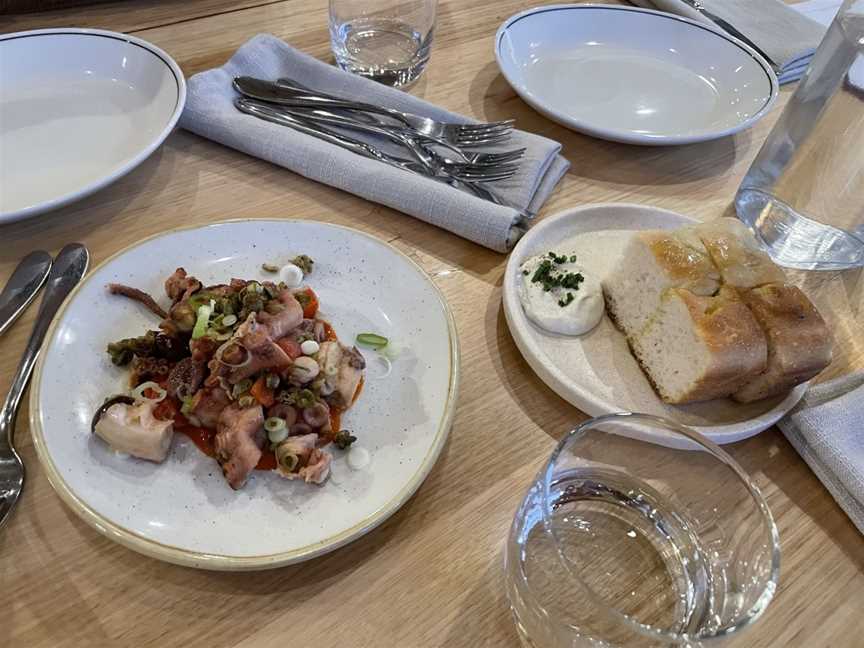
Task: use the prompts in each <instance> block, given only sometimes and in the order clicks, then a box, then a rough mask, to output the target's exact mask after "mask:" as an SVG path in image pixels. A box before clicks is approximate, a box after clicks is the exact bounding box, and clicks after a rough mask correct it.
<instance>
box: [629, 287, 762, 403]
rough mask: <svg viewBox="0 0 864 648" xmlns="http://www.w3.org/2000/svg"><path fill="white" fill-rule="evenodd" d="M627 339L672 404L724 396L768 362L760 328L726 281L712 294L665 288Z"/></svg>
mask: <svg viewBox="0 0 864 648" xmlns="http://www.w3.org/2000/svg"><path fill="white" fill-rule="evenodd" d="M628 341H629V342H630V347H631V349H632V350H633V354H634V355H635V356H636V358H637V360H638V361H639V364H640V365H641V366H642V369H643V370H644V371H645V373H646V374H647V376H648V378H649V380H650V381H651V383H652V384H653V385H654V387H655V389H656V391H657V392H658V394H659V395H660V397H661V398H662V399H663V400H664V401H665V402H667V403H672V404H680V403H690V402H694V401H703V400H710V399H713V398H723V397H725V396H729V395H730V394H732V393H733V392H735V391H737V390H738V389H739V388H740V387H741V385H743V384H745V383H746V382H747V381H748V379H749V378H751V377H754V376H756V375H758V374H760V373H762V372H763V371H764V370H765V368H766V366H767V358H768V345H767V341H766V338H765V334H764V333H763V332H762V328H761V327H760V326H759V324H758V323H757V321H756V319H755V318H754V316H753V315H752V314H751V312H750V310H749V309H748V308H747V306H746V305H745V304H744V302H743V301H742V300H741V299H740V298H739V296H738V293H737V292H736V291H735V290H734V289H732V288H728V287H725V286H724V287H722V288H721V289H720V290H719V292H718V293H717V295H716V296H704V295H697V294H694V293H693V292H691V291H689V290H685V289H681V288H671V289H669V290H667V291H666V292H665V293H664V294H663V296H662V299H661V301H660V306H659V308H658V309H657V312H656V313H655V314H654V315H653V317H652V318H651V321H650V322H649V324H648V325H647V327H646V328H645V330H644V331H643V332H642V333H641V334H640V335H636V336H634V337H630V338H629V339H628Z"/></svg>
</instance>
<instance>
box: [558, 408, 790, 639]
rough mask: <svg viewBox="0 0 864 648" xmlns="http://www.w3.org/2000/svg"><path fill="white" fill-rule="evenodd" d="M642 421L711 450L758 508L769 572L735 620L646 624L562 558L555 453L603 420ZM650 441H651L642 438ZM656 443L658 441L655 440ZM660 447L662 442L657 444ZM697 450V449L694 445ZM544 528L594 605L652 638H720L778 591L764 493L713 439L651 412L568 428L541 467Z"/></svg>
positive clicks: (776, 550) (773, 531)
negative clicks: (701, 626) (689, 628)
mask: <svg viewBox="0 0 864 648" xmlns="http://www.w3.org/2000/svg"><path fill="white" fill-rule="evenodd" d="M625 420H632V421H637V420H640V421H644V422H646V423H650V424H654V425H661V426H663V427H665V428H667V429H669V430H670V431H671V432H675V433H678V434H680V435H682V436H684V437H685V438H687V439H689V440H690V441H691V442H694V443H696V444H697V445H698V446H700V448H701V449H702V450H704V451H707V452H709V453H710V454H711V456H712V457H714V458H715V459H717V460H718V461H721V462H722V463H723V464H725V465H726V466H727V467H729V468H730V469H731V470H732V472H733V473H735V475H736V476H737V477H738V479H739V480H740V482H741V483H742V484H743V485H744V487H745V488H746V489H747V491H748V493H749V494H750V497H751V498H752V499H753V501H754V502H755V504H756V506H757V508H758V509H759V512H760V513H761V514H762V520H763V521H764V523H765V525H766V526H767V527H768V532H769V535H770V538H771V574H770V577H769V578H768V579H767V580H766V581H765V582H764V584H763V587H762V592H761V593H760V594H759V597H758V598H757V599H756V602H755V603H754V604H753V605H752V606H750V608H749V609H747V610H746V611H744V612H742V613H741V614H740V615H738V617H736V619H735V622H734V623H729V624H725V625H724V626H723V627H722V628H719V629H717V630H714V631H710V632H699V633H696V634H688V633H678V632H670V631H668V630H663V629H660V628H657V627H654V626H651V625H648V624H644V623H639V622H638V621H636V620H635V619H633V618H632V617H631V616H629V615H627V614H625V613H623V612H621V611H620V610H619V609H618V608H617V607H616V606H612V605H609V604H608V603H607V602H606V601H605V600H604V599H603V597H601V596H600V595H599V594H598V593H597V592H596V591H595V590H594V588H593V587H591V586H590V585H588V584H587V583H586V582H585V581H584V580H583V578H582V577H581V576H580V575H579V574H578V573H576V571H575V570H574V569H572V568H571V565H570V561H569V560H568V559H566V558H565V556H564V553H563V551H562V549H561V544H562V543H561V542H560V541H559V538H558V536H557V534H556V533H555V531H554V530H553V529H552V528H551V527H552V525H551V521H550V510H551V509H550V505H551V498H550V489H551V485H552V477H553V470H554V466H555V464H556V462H557V459H558V457H559V456H560V455H561V453H562V451H563V450H564V448H565V447H567V445H569V443H570V442H571V441H573V440H574V439H578V438H580V437H582V436H584V435H585V433H586V432H587V431H588V430H589V429H591V428H594V427H596V426H597V425H602V424H603V423H608V422H611V421H625ZM610 434H612V433H610ZM645 442H647V443H650V441H645ZM656 445H659V444H656ZM660 447H663V446H660ZM669 449H670V450H675V451H677V452H691V450H685V449H682V448H669ZM694 450H696V449H694ZM542 472H543V506H542V513H543V529H544V532H545V533H548V534H549V535H550V536H551V537H552V541H553V543H554V544H555V550H556V552H557V554H558V559H559V561H560V562H561V564H562V565H564V567H565V569H566V570H567V572H568V573H569V574H570V575H571V576H572V577H573V578H576V579H577V580H578V581H579V582H580V584H581V586H582V587H583V588H584V589H585V591H586V592H588V594H589V595H590V596H591V597H593V598H594V599H595V601H597V602H598V603H600V604H599V605H598V606H597V608H598V609H599V610H602V612H603V613H604V614H607V615H609V616H611V617H612V619H613V620H614V621H617V622H619V623H622V624H623V625H625V626H627V627H628V628H630V629H631V630H633V631H634V632H635V633H636V634H639V635H642V636H646V637H650V638H652V639H659V640H666V641H678V642H680V641H684V642H686V641H692V640H699V641H702V640H709V639H719V638H722V637H725V636H727V635H731V634H734V633H736V632H739V631H741V630H742V629H744V628H746V627H748V626H749V625H751V624H753V623H755V622H756V621H757V620H758V619H759V618H760V617H761V616H762V614H763V613H764V612H765V610H766V609H767V607H768V604H769V603H770V602H771V600H772V599H773V598H774V594H775V592H776V591H777V585H778V582H779V578H780V535H779V533H778V531H777V525H776V523H775V522H774V516H773V515H772V514H771V510H770V509H769V508H768V504H767V502H766V501H765V497H764V496H763V495H762V493H761V491H760V490H759V488H758V487H757V486H756V484H755V483H754V482H753V480H752V479H751V477H750V476H749V475H748V474H747V473H746V472H744V469H743V468H741V466H740V465H739V464H738V462H737V461H735V459H733V458H732V457H731V456H730V455H729V454H728V453H727V452H726V451H725V450H723V449H722V448H721V447H720V446H718V445H717V444H716V443H714V442H713V441H711V440H710V439H708V438H707V437H705V436H704V435H702V434H700V433H699V432H697V431H696V430H694V429H692V428H689V427H687V426H685V425H682V424H680V423H677V422H675V421H670V420H669V419H666V418H663V417H660V416H654V415H652V414H640V413H635V412H616V413H613V414H605V415H603V416H597V417H594V418H590V419H588V420H587V421H583V422H582V423H580V424H579V425H577V426H576V427H575V428H573V429H572V430H570V432H568V433H567V434H566V435H565V436H564V437H563V438H562V439H561V440H560V441H559V442H558V444H557V445H556V446H555V450H554V451H553V452H552V454H551V456H550V457H549V459H548V460H547V461H546V463H545V465H544V467H543V470H542Z"/></svg>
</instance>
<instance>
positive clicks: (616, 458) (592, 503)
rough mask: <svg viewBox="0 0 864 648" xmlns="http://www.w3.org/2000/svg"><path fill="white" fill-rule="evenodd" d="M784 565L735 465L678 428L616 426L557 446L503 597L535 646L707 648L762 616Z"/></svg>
mask: <svg viewBox="0 0 864 648" xmlns="http://www.w3.org/2000/svg"><path fill="white" fill-rule="evenodd" d="M640 439H653V440H654V441H656V440H657V439H660V441H661V442H662V443H663V444H665V445H658V444H657V443H656V442H650V441H648V440H640ZM779 564H780V548H779V539H778V536H777V529H776V527H775V525H774V521H773V519H772V517H771V513H770V512H769V510H768V507H767V505H766V504H765V501H764V500H763V498H762V496H761V495H760V493H759V491H758V490H757V489H756V487H755V485H754V484H753V482H752V481H751V479H750V478H749V477H748V476H747V475H746V474H745V473H744V472H743V470H742V469H741V468H740V467H739V466H738V465H737V464H736V463H735V461H734V460H733V459H732V458H731V457H729V455H727V454H726V453H725V452H724V451H723V450H721V449H720V448H719V447H718V446H716V445H714V444H713V443H711V442H710V441H708V440H707V439H705V438H704V437H702V436H701V435H699V434H698V433H696V432H695V431H693V430H691V429H689V428H686V427H683V426H681V425H678V424H676V423H673V422H670V421H666V420H663V419H659V418H656V417H653V416H647V415H641V414H612V415H608V416H602V417H599V418H596V419H592V420H590V421H587V422H586V423H584V424H582V425H580V426H579V427H578V428H576V429H575V430H573V431H572V432H571V433H570V434H569V435H568V436H566V437H565V438H564V439H562V440H561V442H560V443H559V444H558V447H557V448H556V450H555V452H554V453H553V454H552V456H551V458H550V459H549V461H548V462H547V463H546V465H545V466H544V468H542V469H541V471H540V473H539V475H538V476H537V478H536V480H535V482H534V483H533V484H532V485H531V487H530V488H529V490H528V493H527V495H526V496H525V499H524V500H523V502H522V504H521V506H520V508H519V511H518V512H517V513H516V517H515V519H514V521H513V525H512V527H511V530H510V535H509V537H508V541H507V549H506V581H507V593H508V596H509V598H510V604H511V607H512V610H513V614H514V617H515V620H516V625H517V628H518V631H519V634H520V636H521V637H522V639H523V642H524V643H525V645H526V646H530V647H531V648H564V647H565V646H566V647H567V648H577V647H578V648H581V647H585V648H588V647H590V648H599V647H602V648H612V647H626V648H631V647H632V648H637V647H638V648H652V647H660V646H663V647H666V646H676V647H681V648H683V647H685V646H686V647H688V648H696V647H702V646H704V647H706V648H707V647H709V646H711V647H713V646H716V645H718V643H722V639H723V638H724V637H727V636H730V635H732V634H735V636H737V635H738V633H740V632H741V631H742V630H743V629H744V628H745V627H747V626H749V625H751V624H753V623H754V622H755V621H756V620H757V619H758V618H759V617H760V615H761V614H762V612H763V611H764V610H765V608H766V606H767V605H768V603H769V602H770V601H771V599H772V597H773V595H774V591H775V589H776V586H777V579H778V575H779Z"/></svg>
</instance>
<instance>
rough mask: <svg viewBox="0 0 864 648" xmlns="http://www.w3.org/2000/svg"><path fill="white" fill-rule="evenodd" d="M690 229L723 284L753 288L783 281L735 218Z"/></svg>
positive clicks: (778, 269)
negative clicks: (719, 275)
mask: <svg viewBox="0 0 864 648" xmlns="http://www.w3.org/2000/svg"><path fill="white" fill-rule="evenodd" d="M690 229H692V231H693V233H694V234H695V235H696V236H698V237H699V238H700V239H701V241H702V243H703V244H704V245H705V249H706V250H707V251H708V254H709V255H710V256H711V260H712V261H713V262H714V264H715V265H716V266H717V269H718V270H719V271H720V274H721V276H722V278H723V283H724V284H727V285H730V286H734V287H735V288H755V287H757V286H762V285H765V284H769V283H782V282H784V281H786V276H785V275H784V274H783V271H782V270H781V269H780V268H779V267H778V266H777V265H775V264H774V262H773V261H772V260H771V257H769V256H768V255H767V254H766V253H765V251H764V250H762V248H761V247H759V243H758V241H757V240H756V238H755V237H754V236H753V233H752V232H751V231H750V230H749V229H748V228H747V226H746V225H745V224H744V223H742V222H741V221H739V220H738V219H737V218H718V219H717V220H714V221H711V222H708V223H702V224H700V225H695V226H693V227H692V228H690Z"/></svg>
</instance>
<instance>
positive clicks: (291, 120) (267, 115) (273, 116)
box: [234, 98, 534, 221]
mask: <svg viewBox="0 0 864 648" xmlns="http://www.w3.org/2000/svg"><path fill="white" fill-rule="evenodd" d="M234 103H235V105H236V106H237V108H238V110H241V111H242V112H245V113H247V114H249V115H253V116H255V117H258V118H260V119H264V120H266V121H270V122H273V123H275V124H280V125H282V126H287V127H289V128H293V129H295V130H298V131H300V132H301V133H306V134H307V135H311V136H313V137H317V138H318V139H321V140H323V141H325V142H329V143H330V144H335V145H336V146H339V147H340V148H343V149H346V150H348V151H351V152H352V153H355V154H357V155H361V156H363V157H366V158H370V159H373V160H378V161H379V162H382V163H384V164H387V165H389V166H393V167H396V168H399V169H403V170H405V171H409V172H411V173H416V174H418V175H422V176H426V177H428V178H432V179H433V180H437V181H438V182H443V183H445V184H448V185H450V186H453V187H456V188H457V189H462V190H464V191H468V192H469V193H472V194H474V195H475V196H478V197H479V198H482V199H483V200H488V201H489V202H492V203H495V204H496V205H502V206H505V207H511V208H513V209H515V210H517V211H518V212H519V213H520V215H521V216H522V219H523V221H527V220H528V219H531V218H533V216H534V214H532V213H528V212H526V211H525V210H523V209H522V208H520V207H519V206H517V205H512V204H510V203H508V202H507V201H505V200H503V199H502V198H500V197H499V196H498V195H496V194H495V193H493V192H492V191H490V190H488V189H486V188H485V187H483V186H481V185H480V184H478V183H476V182H471V181H469V180H462V179H459V178H454V177H453V176H449V175H446V174H444V173H439V174H434V173H433V172H432V171H431V170H430V169H429V168H428V167H426V166H424V165H422V164H420V163H418V162H413V161H410V160H403V159H400V158H397V157H396V156H393V155H389V154H387V153H384V152H383V151H380V150H378V149H377V148H375V147H374V146H372V145H371V144H368V143H367V142H362V141H359V140H355V139H352V138H350V137H348V136H346V135H343V134H341V133H337V132H334V131H332V130H330V129H328V128H326V127H325V126H323V125H321V124H312V123H308V122H306V121H304V120H303V119H299V118H297V117H294V116H293V115H289V114H286V113H284V112H282V111H279V110H277V109H276V108H275V107H274V106H272V105H270V104H266V103H262V102H260V101H253V100H249V99H244V98H240V99H237V100H236V101H235V102H234Z"/></svg>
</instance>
